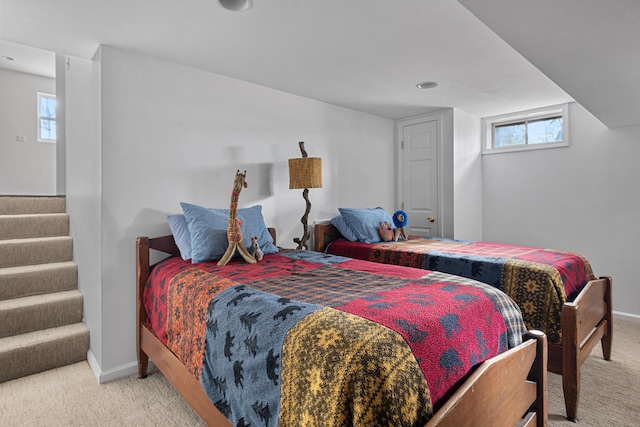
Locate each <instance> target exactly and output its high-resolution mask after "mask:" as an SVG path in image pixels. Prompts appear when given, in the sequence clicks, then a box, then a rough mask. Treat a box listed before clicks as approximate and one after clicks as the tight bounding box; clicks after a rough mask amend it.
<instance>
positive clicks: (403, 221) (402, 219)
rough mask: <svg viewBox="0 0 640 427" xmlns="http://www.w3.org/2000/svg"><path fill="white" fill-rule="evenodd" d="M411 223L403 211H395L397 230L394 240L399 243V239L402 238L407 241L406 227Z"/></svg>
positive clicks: (395, 230) (394, 232) (394, 220)
mask: <svg viewBox="0 0 640 427" xmlns="http://www.w3.org/2000/svg"><path fill="white" fill-rule="evenodd" d="M408 223H409V217H408V216H407V213H406V212H405V211H402V210H398V211H395V212H394V214H393V224H394V225H395V226H396V228H395V229H394V230H393V239H394V240H395V241H396V242H397V241H398V238H399V237H400V236H402V239H403V240H409V239H407V235H406V234H404V227H406V226H407V224H408Z"/></svg>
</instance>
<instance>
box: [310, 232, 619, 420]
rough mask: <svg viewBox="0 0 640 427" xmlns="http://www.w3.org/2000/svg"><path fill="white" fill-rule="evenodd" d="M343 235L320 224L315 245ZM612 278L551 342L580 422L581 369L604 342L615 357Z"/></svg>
mask: <svg viewBox="0 0 640 427" xmlns="http://www.w3.org/2000/svg"><path fill="white" fill-rule="evenodd" d="M339 238H342V235H341V234H340V232H339V231H338V230H337V229H336V228H335V227H334V226H333V225H331V224H329V223H326V224H316V225H315V227H314V248H315V250H316V251H319V252H324V251H325V249H326V248H327V245H328V244H329V243H331V242H332V241H334V240H336V239H339ZM612 311H613V309H612V299H611V277H606V276H605V277H600V278H599V279H593V280H590V281H589V282H588V283H587V284H586V285H585V287H584V288H583V289H582V290H581V291H580V293H579V295H578V296H577V298H576V299H575V300H574V301H573V302H566V303H565V304H564V306H563V308H562V313H561V320H560V324H561V328H562V345H557V344H553V343H549V344H548V348H549V359H548V362H549V363H548V365H547V369H548V370H549V372H553V373H555V374H560V375H562V389H563V392H564V401H565V408H566V411H567V419H569V420H571V421H577V416H578V403H579V398H580V368H581V367H582V364H583V363H584V361H585V360H586V359H587V357H589V355H590V354H591V351H592V350H593V348H594V347H595V346H596V345H598V342H600V343H601V344H602V354H603V357H604V359H605V360H610V359H611V347H612V340H613V322H612V316H613V313H612Z"/></svg>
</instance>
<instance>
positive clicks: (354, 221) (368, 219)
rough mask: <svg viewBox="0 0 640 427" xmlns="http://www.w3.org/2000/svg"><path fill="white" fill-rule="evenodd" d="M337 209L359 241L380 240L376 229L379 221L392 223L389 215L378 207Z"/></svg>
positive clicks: (370, 241)
mask: <svg viewBox="0 0 640 427" xmlns="http://www.w3.org/2000/svg"><path fill="white" fill-rule="evenodd" d="M338 210H339V211H340V214H341V215H342V216H343V217H344V221H345V223H346V224H347V225H348V226H349V228H350V229H351V231H353V234H354V235H355V236H356V237H357V239H358V240H359V241H360V242H365V243H377V242H381V241H382V239H381V238H380V233H379V231H378V227H379V226H380V223H381V222H388V223H389V224H393V218H391V215H389V213H388V212H387V211H385V210H384V209H382V208H380V207H378V208H373V209H357V208H338Z"/></svg>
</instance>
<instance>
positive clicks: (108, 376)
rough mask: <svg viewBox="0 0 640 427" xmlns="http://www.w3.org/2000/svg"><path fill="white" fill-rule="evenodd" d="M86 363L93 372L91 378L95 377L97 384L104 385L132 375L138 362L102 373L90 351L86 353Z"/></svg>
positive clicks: (136, 369) (136, 368) (135, 371)
mask: <svg viewBox="0 0 640 427" xmlns="http://www.w3.org/2000/svg"><path fill="white" fill-rule="evenodd" d="M87 362H88V363H89V367H90V368H91V370H92V371H93V376H94V377H96V379H97V380H98V383H99V384H104V383H106V382H108V381H112V380H117V379H118V378H122V377H126V376H129V375H133V374H135V373H137V372H138V362H131V363H126V364H124V365H120V366H118V367H115V368H113V369H109V370H108V371H103V370H102V368H101V367H100V365H99V364H98V361H97V360H96V358H95V356H94V355H93V353H92V352H91V350H89V351H88V352H87Z"/></svg>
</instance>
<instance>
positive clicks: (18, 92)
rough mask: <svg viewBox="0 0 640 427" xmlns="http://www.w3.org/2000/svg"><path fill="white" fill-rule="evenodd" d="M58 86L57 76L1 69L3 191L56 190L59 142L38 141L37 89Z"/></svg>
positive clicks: (0, 164)
mask: <svg viewBox="0 0 640 427" xmlns="http://www.w3.org/2000/svg"><path fill="white" fill-rule="evenodd" d="M55 89H56V88H55V79H52V78H49V77H41V76H36V75H33V74H27V73H19V72H15V71H9V70H4V69H0V94H1V95H0V194H18V195H54V194H56V144H52V143H48V142H38V141H37V138H38V135H37V126H38V118H37V112H38V92H43V93H49V94H55ZM18 135H20V136H24V138H25V142H18V141H17V140H16V137H17V136H18Z"/></svg>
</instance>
